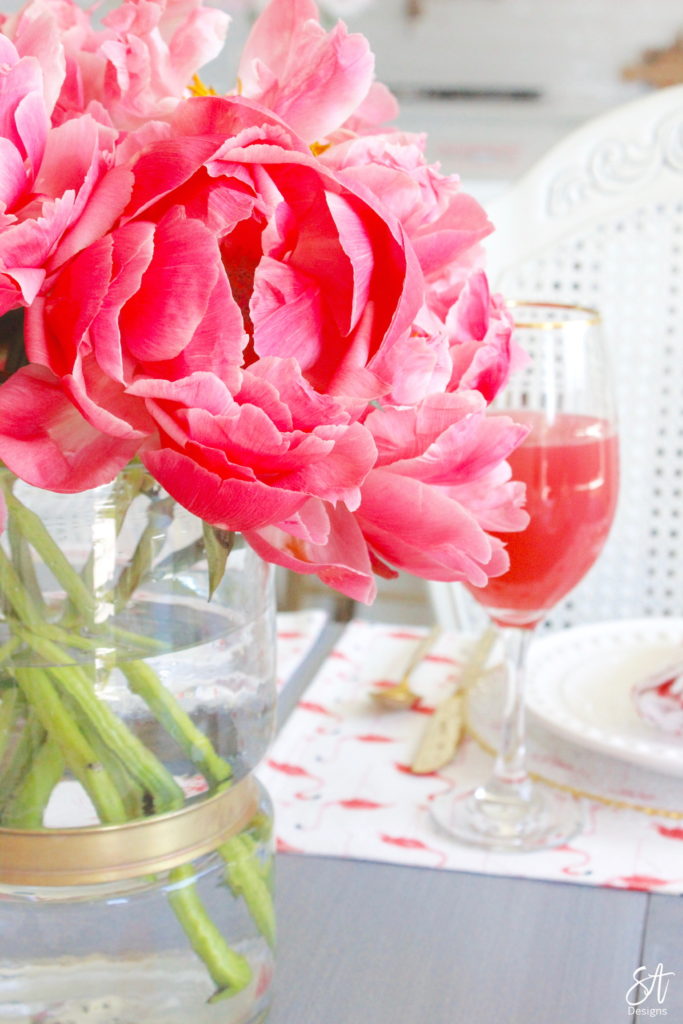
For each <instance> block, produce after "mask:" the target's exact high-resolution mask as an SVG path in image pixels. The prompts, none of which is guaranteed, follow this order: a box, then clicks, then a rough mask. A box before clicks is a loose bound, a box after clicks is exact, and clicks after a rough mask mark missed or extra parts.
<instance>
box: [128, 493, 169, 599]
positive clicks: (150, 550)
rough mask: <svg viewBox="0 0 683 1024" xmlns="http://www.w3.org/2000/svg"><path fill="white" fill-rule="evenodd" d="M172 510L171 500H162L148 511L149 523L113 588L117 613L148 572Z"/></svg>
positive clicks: (164, 533)
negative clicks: (163, 526) (163, 525)
mask: <svg viewBox="0 0 683 1024" xmlns="http://www.w3.org/2000/svg"><path fill="white" fill-rule="evenodd" d="M172 508H173V499H172V498H162V499H161V500H159V501H157V502H156V503H155V504H154V505H153V506H152V507H151V509H150V510H149V512H148V516H149V517H150V521H149V522H148V523H147V526H146V527H145V529H144V530H143V531H142V533H141V535H140V538H139V540H138V542H137V545H136V547H135V551H134V552H133V557H132V558H131V560H130V562H129V563H128V565H127V566H126V568H125V569H124V570H123V572H122V573H121V575H120V576H119V578H118V580H117V583H116V586H115V588H114V607H115V609H116V610H117V611H120V609H121V608H125V607H126V605H127V604H128V602H129V601H130V599H131V597H132V596H133V594H134V593H135V591H136V590H137V588H138V587H139V586H140V583H141V582H142V580H143V579H144V578H145V576H146V575H147V573H148V572H149V568H150V566H151V564H152V561H153V558H154V553H155V547H156V545H157V542H158V539H159V537H165V535H166V529H163V528H162V525H161V524H162V523H163V524H165V526H166V527H167V526H168V523H170V521H171V519H172V515H171V512H170V510H172ZM160 521H161V523H160Z"/></svg>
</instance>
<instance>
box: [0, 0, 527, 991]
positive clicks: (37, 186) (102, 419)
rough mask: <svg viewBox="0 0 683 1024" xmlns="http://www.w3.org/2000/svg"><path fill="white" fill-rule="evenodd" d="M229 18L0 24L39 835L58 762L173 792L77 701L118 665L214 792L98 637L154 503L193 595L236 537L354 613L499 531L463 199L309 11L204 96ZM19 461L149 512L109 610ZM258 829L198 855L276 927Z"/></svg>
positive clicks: (490, 376)
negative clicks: (195, 527) (52, 526)
mask: <svg viewBox="0 0 683 1024" xmlns="http://www.w3.org/2000/svg"><path fill="white" fill-rule="evenodd" d="M227 27H228V18H227V15H225V14H224V13H223V12H221V11H219V10H217V9H213V8H209V7H204V6H203V5H202V3H201V0H123V2H122V3H121V4H120V6H119V7H117V8H116V9H114V10H112V11H111V12H110V13H108V14H107V15H106V16H105V17H104V18H103V19H102V21H101V23H99V24H96V23H95V21H94V20H93V14H92V12H91V11H86V10H84V9H83V8H81V7H79V6H78V5H77V4H75V3H73V2H72V0H29V2H28V3H26V5H25V6H24V7H22V9H21V10H20V11H18V12H17V13H14V14H7V15H2V16H0V461H1V462H2V463H4V467H5V468H0V532H3V531H5V533H6V535H7V536H6V538H5V540H6V541H7V549H5V548H0V610H1V611H2V613H3V615H4V618H5V625H6V627H7V630H6V635H5V634H3V637H2V641H3V642H2V644H0V789H2V791H3V795H2V798H0V826H2V827H3V828H7V827H8V826H19V827H28V828H40V827H41V824H42V821H43V812H44V809H45V807H46V805H47V801H48V799H49V797H50V794H51V792H52V791H53V790H54V789H55V787H56V786H57V785H58V783H59V780H60V779H61V778H62V777H63V774H64V771H65V770H68V771H69V772H70V773H71V775H72V776H73V777H75V778H77V779H78V780H79V782H80V783H81V785H82V786H83V788H84V789H85V790H86V792H87V793H88V795H89V797H90V798H91V801H92V803H93V805H94V808H95V810H96V811H97V814H98V818H99V820H100V822H102V823H104V824H116V823H119V822H128V821H130V820H132V819H135V818H137V817H143V816H146V815H155V814H159V813H164V812H166V811H170V810H174V809H177V808H179V807H181V806H182V804H183V801H184V794H183V792H182V790H181V788H180V787H179V786H178V784H177V780H176V779H175V778H174V777H173V776H172V775H171V773H170V772H169V771H168V770H167V767H166V765H165V764H163V763H161V761H160V760H159V758H157V757H156V756H155V754H154V752H153V751H149V750H146V749H144V746H143V745H141V744H140V743H139V741H138V739H137V737H136V736H134V735H132V734H131V731H130V730H128V729H127V727H126V725H125V723H122V722H119V721H118V720H117V718H116V715H115V714H114V713H113V712H112V711H111V709H110V708H108V707H107V706H106V705H105V704H104V703H103V702H102V701H101V700H100V699H99V693H98V689H97V686H96V685H95V682H94V681H95V680H96V679H98V680H99V682H100V683H101V681H102V677H103V673H104V676H105V677H106V678H109V675H110V674H111V673H115V672H117V671H118V672H119V673H123V675H124V676H125V681H126V684H127V686H128V687H129V690H130V691H131V692H132V693H134V694H135V695H137V696H138V697H139V698H140V699H141V701H142V702H144V704H145V705H146V707H147V709H148V710H149V712H150V714H151V716H152V718H154V719H155V720H156V721H157V722H158V723H159V724H160V725H161V727H162V728H163V729H165V730H166V732H167V733H168V734H169V735H170V736H172V737H173V739H174V742H176V743H177V744H178V745H179V746H180V748H181V749H183V750H184V751H185V752H186V754H187V757H188V758H189V759H190V760H191V761H192V762H193V763H194V765H195V767H196V768H197V770H198V771H199V772H200V773H201V775H202V777H203V779H204V783H203V784H204V785H205V787H206V789H207V790H208V791H209V792H214V793H219V794H220V793H221V791H225V790H226V789H227V788H229V787H230V786H231V785H232V783H233V782H234V781H235V776H234V771H233V765H232V764H230V763H228V762H227V761H226V760H224V759H223V757H222V756H221V753H220V752H218V751H216V750H214V749H213V748H212V746H211V744H210V743H209V742H208V741H207V739H206V737H203V736H200V735H199V733H198V730H197V728H196V725H195V723H194V722H193V721H192V720H191V717H190V716H189V715H188V714H187V713H186V711H185V710H183V708H182V707H181V706H180V703H179V702H178V701H176V700H175V699H173V698H172V697H171V696H169V694H168V693H167V692H166V691H165V689H164V686H163V685H162V683H161V681H160V678H159V674H158V673H157V672H156V671H155V669H154V667H153V663H154V654H155V651H158V650H161V647H163V644H161V646H159V645H158V644H157V646H155V642H156V638H154V637H153V638H151V639H150V638H148V637H147V638H146V637H143V636H141V635H139V634H137V633H131V632H130V630H128V631H126V630H123V632H124V633H125V635H126V638H127V639H126V643H127V644H128V645H129V650H128V652H127V654H126V656H125V657H121V659H120V662H121V663H120V664H118V663H117V661H116V655H115V654H112V652H113V651H115V648H116V645H117V643H118V641H119V638H120V635H122V632H121V631H122V626H121V623H120V622H118V620H117V613H118V612H119V611H120V610H122V609H123V610H124V611H125V610H126V608H127V606H128V604H129V603H130V602H131V601H132V600H134V598H135V592H136V587H137V586H138V585H139V584H140V581H143V582H144V581H149V580H150V579H155V578H159V574H160V572H161V569H162V567H164V566H165V561H164V558H163V556H161V561H160V556H159V551H158V550H157V549H156V548H155V546H154V543H155V542H154V537H156V536H157V535H159V533H160V532H161V533H162V534H163V529H161V528H160V527H159V523H163V522H165V521H166V518H167V515H168V505H167V501H168V500H169V499H168V498H167V497H166V496H170V499H174V500H175V501H176V502H178V503H179V504H180V505H181V506H183V507H184V508H185V509H187V510H188V511H189V512H190V513H192V514H193V515H194V516H195V517H197V519H199V520H201V521H202V523H203V524H204V526H203V539H202V540H200V541H199V542H197V543H194V542H193V543H192V544H188V545H187V546H186V547H185V548H184V549H183V550H181V551H180V553H179V554H178V553H176V554H174V558H176V556H177V559H179V560H180V562H181V563H182V566H181V568H182V569H183V571H185V570H188V569H189V568H190V567H191V566H193V565H195V564H196V563H197V560H198V559H203V562H202V565H204V566H205V565H206V564H208V569H209V573H210V579H209V591H210V593H213V592H214V591H216V589H217V588H218V587H219V585H220V584H221V576H222V573H223V569H224V568H225V563H226V559H227V558H228V552H229V549H230V544H231V535H233V534H235V533H239V534H241V535H242V537H243V540H244V542H246V544H247V545H248V546H249V547H250V548H252V549H254V551H255V552H256V553H257V554H258V555H260V556H261V557H262V558H263V559H264V560H265V561H267V562H271V563H275V564H277V565H280V566H284V567H286V568H288V569H292V570H294V571H296V572H300V573H310V574H316V575H317V576H318V577H319V578H320V579H321V580H322V581H323V582H324V583H326V584H328V585H329V586H331V587H333V588H336V589H338V590H339V591H341V592H342V593H344V594H346V595H348V596H350V597H352V598H354V599H356V600H360V601H364V602H370V601H372V600H373V598H374V596H375V593H376V584H375V578H376V576H377V575H379V576H383V577H392V576H395V575H396V574H397V573H398V572H399V571H405V572H408V573H413V574H415V575H417V576H421V577H425V578H428V579H435V580H446V581H449V580H450V581H461V580H465V581H468V582H470V583H472V584H475V585H484V584H485V583H486V581H487V579H488V578H489V577H490V576H492V575H496V574H499V573H502V572H504V571H505V570H506V568H507V564H508V563H507V556H506V553H505V550H504V547H503V545H502V543H501V542H500V541H499V540H498V539H496V538H495V537H493V536H491V535H490V534H489V532H488V531H489V530H495V531H510V530H516V529H520V528H522V527H523V526H524V525H525V522H526V513H525V512H524V511H523V509H522V507H521V506H522V499H523V488H522V486H521V485H519V484H517V483H516V482H514V481H512V480H511V479H510V471H509V467H508V465H507V463H506V458H507V456H508V455H509V454H510V452H511V451H512V450H513V449H514V448H515V447H516V446H517V444H519V443H520V441H521V439H522V437H523V435H524V428H522V427H519V426H518V425H516V424H514V423H513V422H512V421H511V420H509V419H508V418H506V417H502V416H496V417H489V416H487V408H488V405H489V404H490V402H491V401H492V399H493V398H494V397H495V395H496V394H497V393H498V391H499V390H500V389H501V388H502V387H504V386H505V383H506V381H507V379H508V376H509V374H510V372H511V370H512V369H513V368H514V364H515V361H516V358H517V355H516V352H515V349H514V346H513V343H512V339H511V330H512V319H511V316H510V315H509V313H508V311H507V310H506V308H505V306H504V303H503V302H502V300H501V299H500V298H499V297H497V296H493V295H491V294H490V291H489V287H488V284H487V280H486V276H485V273H484V271H483V269H482V267H481V262H482V254H481V248H480V242H481V241H482V239H483V238H484V237H485V236H486V235H487V234H488V233H489V232H490V231H491V230H492V225H491V224H490V223H489V221H488V218H487V217H486V214H485V213H484V211H483V209H482V208H481V207H480V206H479V204H478V203H477V202H476V201H475V200H474V199H473V198H471V197H470V196H468V195H467V194H466V193H465V192H463V191H462V189H461V186H460V183H459V180H458V179H457V178H456V177H454V176H446V175H443V174H441V173H440V171H439V169H438V168H437V167H435V166H433V165H430V164H429V163H428V162H427V160H426V158H425V154H424V147H425V140H424V138H423V137H421V136H415V135H410V134H406V133H404V132H401V131H399V130H397V129H395V128H391V127H387V126H386V125H387V124H388V123H389V122H390V121H391V120H392V119H393V118H394V117H395V115H396V113H397V108H396V103H395V101H394V99H393V97H392V96H391V94H390V92H389V91H388V90H387V89H386V88H385V87H384V86H383V85H381V84H380V83H378V82H376V81H375V80H374V62H373V56H372V53H371V51H370V48H369V45H368V43H367V41H366V40H365V39H364V38H363V37H362V36H360V35H356V34H349V33H348V32H347V30H346V28H345V27H344V25H343V24H338V25H337V26H336V27H335V28H333V29H332V30H331V31H326V30H325V29H324V28H323V27H322V26H321V24H320V22H319V20H318V15H317V10H316V7H315V4H314V3H313V0H270V3H269V4H268V5H267V6H266V8H265V9H264V11H263V13H262V14H261V15H260V17H259V18H258V20H257V21H256V22H255V24H254V26H253V29H252V31H251V33H250V35H249V38H248V40H247V43H246V46H245V48H244V51H243V53H242V56H241V60H240V64H239V68H238V69H237V77H236V84H235V89H234V91H232V92H231V93H229V94H226V95H221V96H218V95H214V94H213V93H212V90H211V89H210V88H209V87H207V86H205V85H204V84H203V83H202V82H201V80H200V79H199V78H198V76H197V73H198V71H199V70H200V68H201V67H202V65H203V64H204V63H206V62H207V61H208V60H211V59H213V58H214V57H216V55H217V54H218V53H219V51H220V49H221V45H222V41H223V38H224V35H225V32H226V30H227ZM127 467H128V469H126V468H127ZM124 470H126V472H125V473H123V472H122V471H124ZM17 479H18V480H21V481H24V482H25V483H26V484H29V485H32V486H33V487H36V488H39V489H41V490H42V491H44V492H46V493H50V492H54V493H57V494H61V495H70V494H73V493H78V492H81V491H86V490H89V489H91V488H96V487H101V486H105V485H107V486H108V485H112V487H113V495H114V496H113V498H112V507H113V509H114V512H113V519H115V520H116V530H117V531H119V530H122V529H123V528H124V526H125V527H126V528H127V527H128V525H129V521H130V519H131V518H134V516H135V515H136V514H137V513H135V512H134V511H133V512H131V509H133V510H135V509H136V508H138V506H140V505H142V507H143V508H144V509H145V510H146V511H144V512H143V513H142V514H143V518H144V517H146V519H144V522H145V523H146V525H145V526H144V528H143V529H142V531H141V533H140V536H139V539H138V540H137V542H136V544H135V545H133V550H132V554H131V555H130V558H129V560H128V562H127V564H125V565H124V566H123V568H122V569H121V570H120V572H118V576H117V577H116V578H112V579H107V580H105V582H104V584H103V585H102V586H103V592H104V593H105V597H106V600H105V602H104V603H105V605H106V606H107V608H108V609H109V610H110V612H111V615H109V613H108V617H106V621H105V619H103V618H101V617H99V612H97V609H96V607H95V605H94V604H93V600H92V593H91V592H90V591H89V590H88V586H87V584H88V583H89V582H91V580H90V577H92V576H93V560H94V555H95V546H94V543H93V550H92V551H91V552H89V553H86V554H85V555H84V556H83V561H82V563H81V564H79V565H78V566H74V565H72V564H70V563H69V562H68V561H67V560H66V559H65V558H64V556H63V553H62V551H61V550H60V545H59V543H57V542H56V541H55V539H54V537H51V536H50V535H49V533H47V532H46V531H45V529H44V525H43V524H42V523H41V521H40V517H39V516H36V515H35V514H34V513H33V512H32V511H31V509H30V508H28V507H26V505H25V504H24V502H23V501H22V499H21V497H20V495H19V494H18V493H17V492H18V490H19V489H18V488H16V487H15V484H16V482H17ZM112 482H114V483H112ZM161 489H163V491H162V490H161ZM166 561H168V558H166ZM118 568H120V567H117V569H118ZM166 568H167V566H166ZM22 572H25V576H24V577H23V578H21V574H22ZM155 573H156V574H157V575H156V576H155V575H154V574H155ZM41 574H42V575H43V576H45V575H48V576H49V577H50V579H51V580H52V586H53V589H54V587H55V584H56V588H57V590H58V592H59V594H58V599H56V600H55V599H54V597H53V599H52V603H51V604H50V603H48V602H47V601H45V600H44V596H45V595H44V594H43V592H42V590H41V586H40V581H39V577H40V576H41ZM96 612H97V614H96ZM150 643H151V647H150ZM107 645H108V646H107ZM131 645H132V646H131ZM105 647H106V648H107V651H108V654H107V656H106V658H104V659H103V658H102V657H101V651H102V650H103V649H104V648H105ZM17 651H19V652H23V653H22V657H24V661H19V662H14V663H13V662H12V658H13V657H14V655H15V654H16V652H17ZM131 651H132V653H131ZM98 652H100V653H98ZM29 656H30V658H29ZM30 659H33V660H30ZM29 661H30V664H29ZM8 751H9V753H8ZM29 764H30V765H31V766H32V771H31V772H30V773H29V772H27V766H28V765H29ZM95 769H96V770H95ZM255 836H256V838H255ZM258 841H260V839H259V834H258V829H257V832H256V833H254V832H253V829H252V832H251V833H249V832H248V831H247V832H245V833H243V834H242V835H236V836H234V837H232V839H230V840H229V841H228V842H226V843H223V844H222V846H221V848H220V851H219V852H220V856H221V857H222V858H223V859H224V861H225V874H226V881H227V885H228V886H229V888H230V889H231V890H232V891H233V892H234V893H236V894H238V895H239V896H240V898H241V899H243V901H244V902H245V904H246V906H247V908H248V910H249V913H250V915H251V918H252V920H253V921H254V922H255V924H256V926H257V928H258V930H259V931H260V933H261V934H262V935H263V936H264V937H265V939H266V940H267V942H272V932H273V927H272V906H271V902H270V892H269V888H268V881H267V879H266V878H264V876H263V874H262V873H260V871H259V869H258V867H257V866H254V864H253V863H252V862H251V861H250V860H249V857H250V850H251V849H252V848H253V846H254V844H255V843H257V842H258ZM193 880H194V873H193V869H192V867H191V866H188V865H185V864H180V865H178V866H176V867H175V868H174V869H173V871H172V872H171V882H172V884H173V886H174V890H173V893H172V895H171V896H170V902H171V904H172V905H173V909H174V912H175V913H176V915H177V917H178V920H179V921H180V923H181V925H182V927H183V929H184V930H185V932H186V933H187V936H188V938H189V941H190V944H191V945H192V948H193V949H194V950H195V952H196V953H197V954H198V955H199V957H200V958H201V959H202V960H203V961H204V963H205V966H206V968H207V973H208V976H209V977H210V980H211V983H212V985H213V987H214V990H215V991H214V993H213V995H211V997H210V1001H216V1000H222V999H223V998H226V997H229V996H232V995H234V994H235V993H236V992H239V991H242V990H244V989H245V988H246V986H248V985H249V984H251V983H252V981H253V978H252V974H253V971H252V968H251V966H250V964H249V963H247V962H246V960H245V958H244V957H242V956H239V955H238V954H236V953H235V952H234V951H233V950H232V949H231V948H230V947H229V946H228V944H227V943H226V942H225V941H223V940H222V939H221V937H220V935H218V934H217V933H216V929H215V928H214V926H213V925H212V922H211V919H210V915H209V914H208V911H207V910H206V908H205V907H203V906H202V904H201V901H200V900H199V898H198V896H197V893H196V891H195V888H194V881H193ZM207 936H208V937H209V938H210V941H209V939H208V938H207Z"/></svg>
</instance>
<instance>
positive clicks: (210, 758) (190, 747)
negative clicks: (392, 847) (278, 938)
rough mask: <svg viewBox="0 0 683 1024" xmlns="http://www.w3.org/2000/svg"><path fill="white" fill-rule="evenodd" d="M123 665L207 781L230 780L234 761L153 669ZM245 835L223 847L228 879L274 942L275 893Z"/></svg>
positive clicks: (131, 682) (141, 664)
mask: <svg viewBox="0 0 683 1024" xmlns="http://www.w3.org/2000/svg"><path fill="white" fill-rule="evenodd" d="M119 667H120V669H121V671H122V672H123V673H124V675H125V676H126V679H127V680H128V685H129V687H130V689H131V690H132V691H133V693H137V694H138V696H139V697H142V699H143V700H144V701H145V703H146V704H147V706H148V707H149V708H150V710H151V711H152V714H154V715H155V717H156V718H157V719H158V720H159V721H160V722H161V724H162V725H163V726H164V728H165V729H166V731H167V732H169V733H170V734H171V735H172V736H173V738H174V739H175V740H176V742H177V743H179V744H180V746H181V747H182V749H183V750H184V751H185V753H186V754H187V756H188V757H189V759H190V760H191V762H192V763H193V764H194V765H195V767H197V768H198V769H199V770H200V771H201V773H202V775H204V777H205V778H206V779H207V781H208V782H209V783H210V784H211V785H213V786H216V785H220V784H224V783H225V782H227V781H228V780H229V779H230V778H231V776H232V768H231V766H230V764H228V762H227V761H225V760H224V759H223V758H222V757H219V755H218V754H217V753H216V751H215V750H214V748H213V746H212V744H211V742H210V741H209V740H208V738H207V737H206V736H205V735H204V733H202V732H200V731H199V729H197V727H196V725H195V724H194V722H193V721H192V719H191V718H190V717H189V715H187V714H186V713H185V712H184V711H183V710H182V708H180V707H178V704H177V703H176V701H175V700H174V699H173V697H172V696H171V694H170V693H169V692H168V690H167V689H166V688H165V687H164V686H163V685H162V683H161V682H160V681H159V678H158V676H157V674H156V673H155V672H154V671H153V669H151V668H150V667H149V665H146V664H145V663H144V662H141V661H129V662H125V663H123V664H121V665H120V666H119ZM243 838H246V837H240V836H236V837H234V839H231V840H228V841H227V842H225V843H223V844H222V845H221V846H220V847H219V852H220V854H221V856H222V857H223V859H224V861H225V867H226V881H227V882H228V885H229V886H230V888H231V889H232V891H233V892H234V893H235V894H236V895H241V896H242V897H243V898H244V901H245V903H246V904H247V906H248V908H249V911H250V913H251V915H252V917H253V919H254V921H255V923H256V926H257V928H258V929H259V931H261V932H262V934H263V935H264V937H265V938H266V941H267V942H268V943H270V944H271V945H272V944H273V942H274V939H275V912H274V909H273V900H272V895H271V892H270V890H269V888H268V885H267V884H266V883H265V882H264V880H263V878H262V877H261V876H260V875H259V874H258V872H255V870H254V863H253V859H251V858H250V853H251V851H250V850H249V851H248V850H247V848H246V846H245V843H244V842H240V841H239V840H240V839H243Z"/></svg>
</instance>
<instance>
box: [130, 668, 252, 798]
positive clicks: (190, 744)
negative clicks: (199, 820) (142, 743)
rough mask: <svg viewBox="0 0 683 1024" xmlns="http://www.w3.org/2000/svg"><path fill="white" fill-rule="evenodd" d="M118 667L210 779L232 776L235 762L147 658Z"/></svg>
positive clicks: (215, 779)
mask: <svg viewBox="0 0 683 1024" xmlns="http://www.w3.org/2000/svg"><path fill="white" fill-rule="evenodd" d="M119 668H120V669H121V671H122V672H123V674H124V675H125V677H126V679H127V680H128V686H129V687H130V689H131V690H132V691H133V693H137V695H138V696H139V697H142V699H143V700H144V701H145V703H146V704H147V706H148V707H149V709H150V710H151V712H152V714H153V715H154V716H155V717H156V718H157V719H158V721H159V722H161V724H162V725H163V726H164V728H165V729H166V731H167V732H168V733H170V735H171V736H172V737H173V739H174V740H175V741H176V743H178V744H179V745H180V747H181V748H182V749H183V750H184V751H185V753H186V754H187V756H188V758H189V759H190V761H191V762H192V764H193V765H195V767H196V768H198V769H199V771H200V772H201V773H202V775H204V776H205V777H206V779H207V780H208V781H210V782H212V783H215V784H219V783H222V782H226V781H227V780H228V779H230V778H231V776H232V766H231V765H230V764H229V763H228V761H226V760H225V759H224V758H222V757H220V756H219V755H218V754H217V753H216V751H215V750H214V748H213V745H212V744H211V741H210V740H209V739H208V738H207V737H206V736H205V735H204V733H203V732H201V730H200V729H198V728H197V726H196V725H195V724H194V722H193V721H192V719H191V718H190V716H189V715H188V714H187V713H186V712H185V711H183V709H182V708H181V707H179V705H178V703H177V702H176V700H175V698H174V697H173V696H172V695H171V694H170V693H169V691H168V690H167V689H166V687H165V686H164V685H163V684H162V683H161V681H160V680H159V677H158V676H157V674H156V672H155V671H154V670H153V669H151V668H150V667H149V665H146V664H145V662H144V661H127V662H122V663H121V664H120V665H119Z"/></svg>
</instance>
